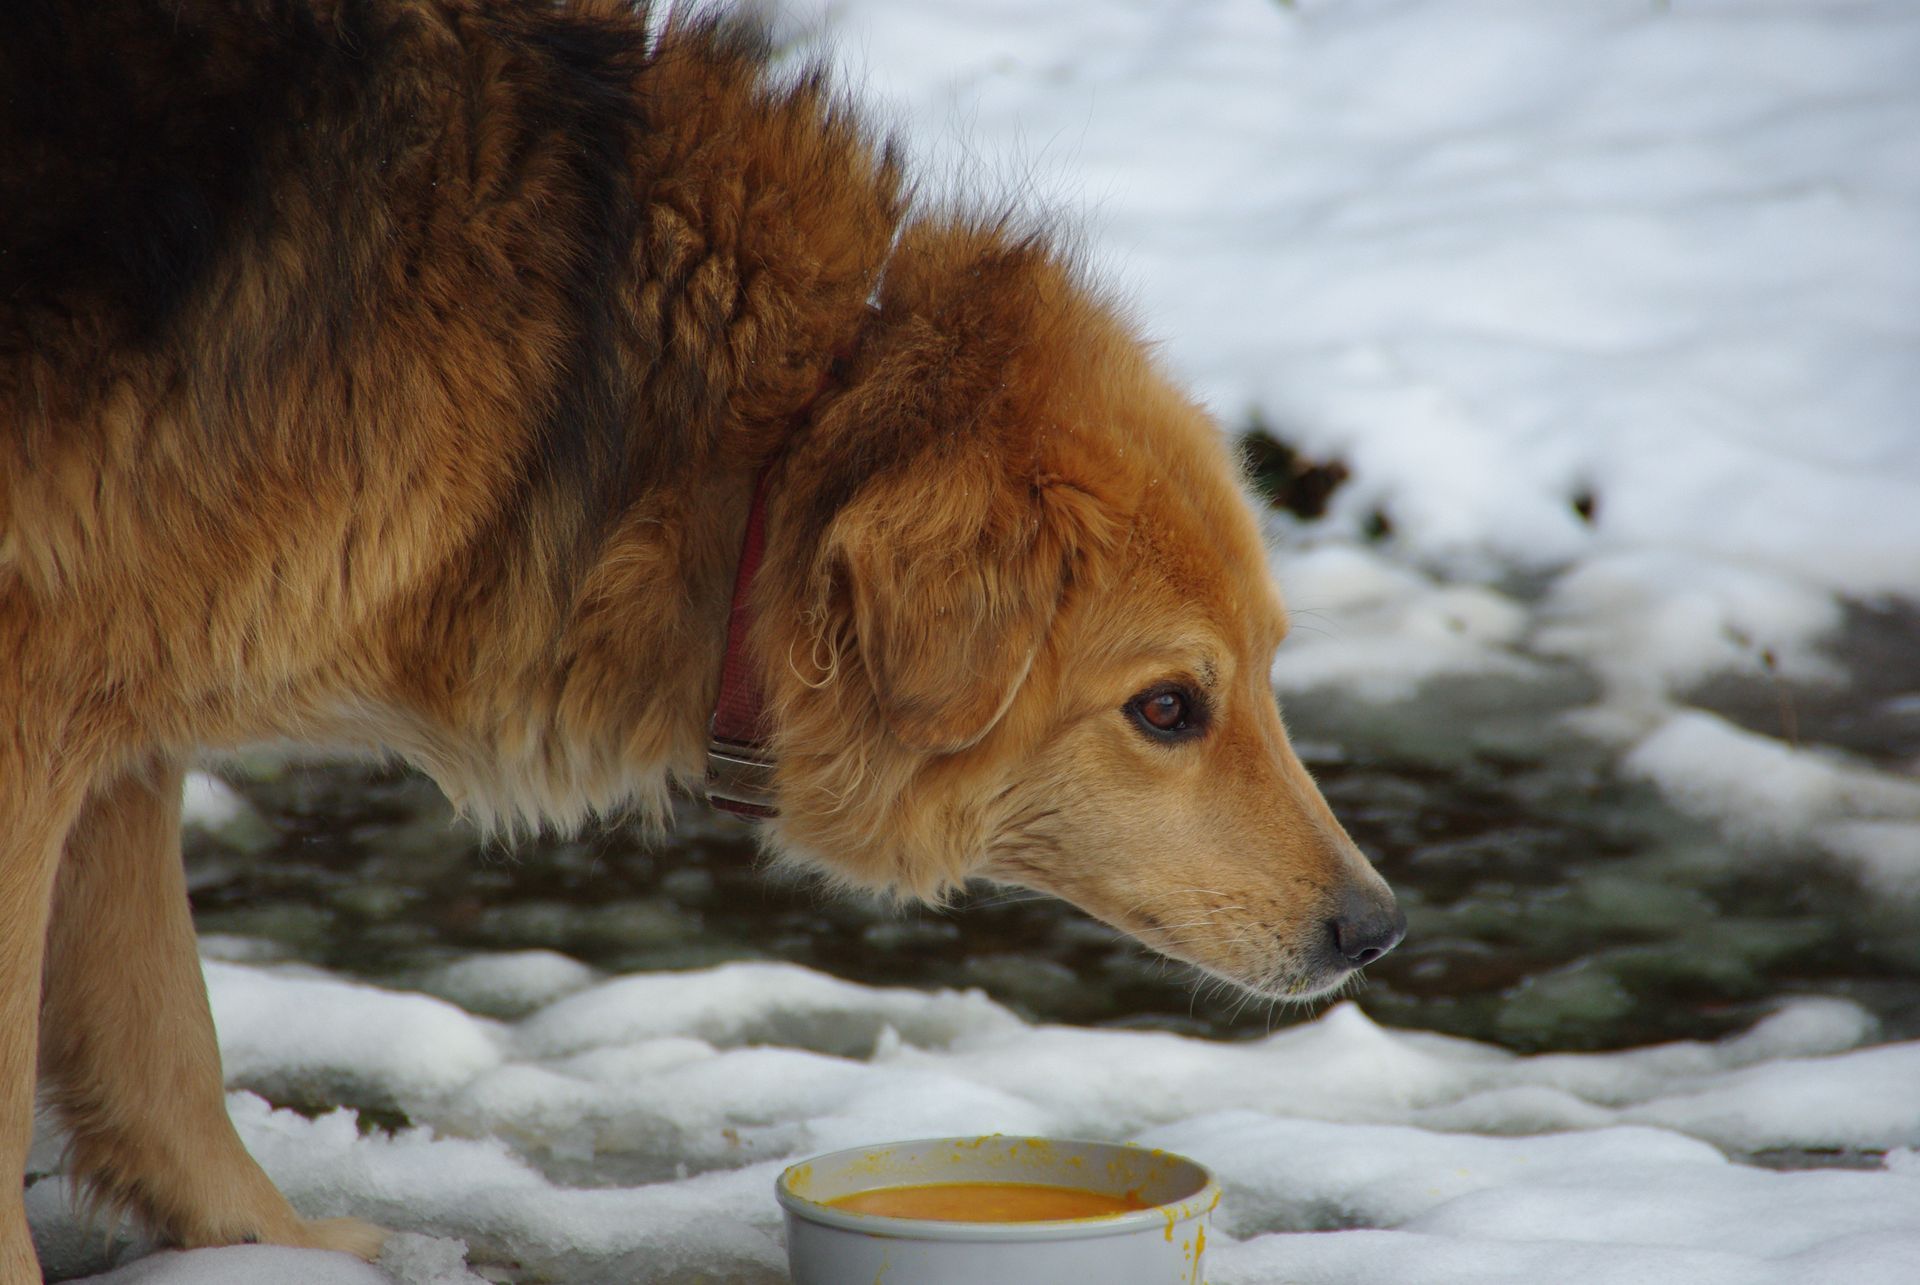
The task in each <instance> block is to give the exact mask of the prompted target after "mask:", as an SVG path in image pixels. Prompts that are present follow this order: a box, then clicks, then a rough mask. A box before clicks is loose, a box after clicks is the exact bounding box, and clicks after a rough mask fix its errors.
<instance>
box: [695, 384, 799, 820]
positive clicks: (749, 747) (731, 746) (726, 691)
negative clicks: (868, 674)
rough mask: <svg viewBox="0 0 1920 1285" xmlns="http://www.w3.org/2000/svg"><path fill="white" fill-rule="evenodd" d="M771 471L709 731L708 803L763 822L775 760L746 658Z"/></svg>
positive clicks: (752, 531) (732, 616) (759, 502)
mask: <svg viewBox="0 0 1920 1285" xmlns="http://www.w3.org/2000/svg"><path fill="white" fill-rule="evenodd" d="M816 397H817V394H816ZM813 400H815V399H813V398H810V399H809V400H808V405H807V407H806V408H805V409H802V410H801V412H800V414H801V415H804V414H806V413H807V410H810V409H811V408H812V403H813ZM772 470H773V466H772V465H771V464H767V465H763V466H762V467H761V469H760V473H759V475H758V476H757V477H755V478H754V480H753V504H752V506H751V507H750V508H748V510H747V533H746V537H745V538H744V539H743V540H742V541H741V545H740V569H739V570H738V571H737V572H735V573H734V577H733V607H732V609H731V610H729V611H728V613H727V652H726V655H725V657H724V658H723V659H722V660H721V662H720V695H719V698H718V699H717V700H716V701H715V702H714V706H713V719H712V721H711V722H710V723H709V724H708V727H707V802H709V803H711V804H713V806H714V807H716V808H721V809H724V810H725V811H728V812H737V813H739V814H740V815H741V816H749V817H761V818H765V817H770V816H775V815H777V813H776V811H775V809H774V806H773V756H772V755H771V754H770V753H768V750H767V730H768V729H767V727H766V725H765V724H766V708H765V698H764V694H763V693H762V692H761V690H760V680H759V678H758V677H756V676H755V674H754V673H753V670H752V667H751V664H750V662H749V659H748V657H747V629H748V628H749V626H751V625H752V623H753V610H752V608H751V606H750V605H749V603H748V597H749V594H750V592H751V590H752V589H753V577H754V573H755V572H757V571H759V570H760V558H761V555H762V554H763V553H765V552H766V547H767V474H768V473H770V472H772Z"/></svg>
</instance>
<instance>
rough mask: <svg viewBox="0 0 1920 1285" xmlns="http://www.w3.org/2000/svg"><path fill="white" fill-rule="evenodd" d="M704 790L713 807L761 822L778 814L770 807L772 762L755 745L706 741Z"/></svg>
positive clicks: (771, 799) (715, 740)
mask: <svg viewBox="0 0 1920 1285" xmlns="http://www.w3.org/2000/svg"><path fill="white" fill-rule="evenodd" d="M706 788H707V802H709V803H711V804H712V805H713V806H714V807H716V808H721V809H723V810H725V811H728V812H734V813H738V814H739V815H741V816H748V817H760V818H762V819H764V818H766V817H773V816H778V815H780V813H779V810H778V809H777V808H775V807H774V805H773V799H774V795H773V760H772V759H770V758H768V757H766V755H765V753H764V752H763V751H762V750H761V749H760V747H758V746H755V745H743V744H741V743H739V742H737V741H728V740H722V739H720V738H719V737H715V738H714V739H712V740H710V741H708V742H707V780H706Z"/></svg>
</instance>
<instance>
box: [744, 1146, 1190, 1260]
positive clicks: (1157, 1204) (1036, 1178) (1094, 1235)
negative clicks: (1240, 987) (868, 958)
mask: <svg viewBox="0 0 1920 1285" xmlns="http://www.w3.org/2000/svg"><path fill="white" fill-rule="evenodd" d="M936 1182H1032V1183H1044V1184H1046V1185H1048V1186H1055V1187H1079V1188H1082V1189H1084V1190H1088V1191H1099V1192H1104V1193H1106V1194H1107V1195H1111V1196H1118V1195H1122V1194H1125V1193H1131V1194H1133V1195H1134V1196H1135V1197H1137V1198H1138V1199H1140V1200H1144V1201H1145V1202H1147V1205H1148V1207H1147V1208H1145V1209H1136V1210H1129V1211H1128V1212H1126V1213H1119V1214H1103V1215H1101V1216H1099V1217H1095V1218H1071V1219H1062V1220H1059V1221H1055V1222H997V1223H976V1222H945V1221H935V1220H932V1219H921V1218H890V1217H886V1216H884V1215H880V1214H860V1213H854V1212H852V1211H851V1210H846V1209H836V1208H834V1207H833V1206H832V1205H829V1204H827V1203H826V1202H828V1201H830V1200H835V1199H838V1198H839V1197H841V1196H850V1195H852V1194H853V1193H854V1192H856V1191H871V1190H873V1189H874V1188H876V1187H905V1186H913V1185H917V1184H921V1183H936ZM774 1194H775V1195H776V1196H777V1197H778V1199H779V1201H780V1206H781V1208H783V1209H784V1210H786V1214H787V1263H788V1265H789V1267H790V1268H791V1270H792V1272H793V1281H794V1285H868V1282H872V1283H873V1285H982V1283H983V1282H988V1283H990V1285H1061V1283H1062V1282H1089V1283H1092V1282H1099V1285H1200V1282H1201V1281H1202V1280H1204V1279H1205V1278H1204V1277H1203V1276H1202V1274H1201V1262H1202V1260H1203V1258H1204V1257H1205V1255H1206V1251H1207V1225H1208V1223H1209V1222H1211V1221H1212V1217H1213V1210H1214V1206H1216V1205H1218V1204H1219V1203H1220V1187H1219V1184H1217V1183H1216V1182H1214V1180H1213V1175H1211V1174H1209V1173H1208V1172H1207V1171H1206V1170H1205V1169H1203V1168H1201V1167H1200V1166H1199V1165H1197V1164H1195V1163H1194V1162H1193V1161H1191V1160H1188V1159H1187V1158H1185V1157H1184V1156H1176V1155H1172V1154H1170V1153H1169V1152H1165V1151H1150V1150H1148V1149H1146V1148H1145V1147H1133V1146H1120V1145H1116V1144H1114V1143H1110V1142H1077V1141H1071V1140H1067V1139H1057V1138H1010V1137H1005V1136H1002V1135H999V1134H994V1135H991V1136H989V1137H984V1138H929V1139H925V1140H923V1141H919V1142H895V1143H890V1144H888V1145H885V1146H879V1147H860V1148H856V1149H854V1150H852V1151H836V1152H834V1153H832V1154H831V1155H825V1156H816V1157H815V1158H813V1159H812V1160H809V1161H806V1162H805V1163H803V1164H797V1165H794V1166H793V1167H792V1168H790V1169H788V1170H787V1171H786V1172H785V1173H783V1174H781V1175H780V1180H779V1181H778V1182H777V1183H775V1184H774Z"/></svg>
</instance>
